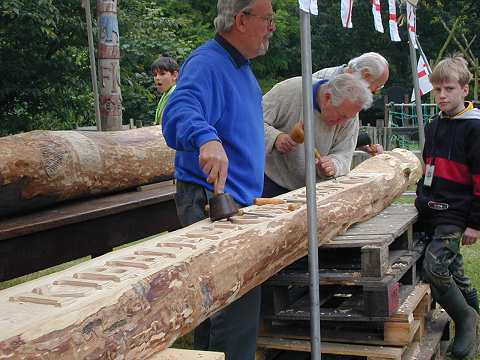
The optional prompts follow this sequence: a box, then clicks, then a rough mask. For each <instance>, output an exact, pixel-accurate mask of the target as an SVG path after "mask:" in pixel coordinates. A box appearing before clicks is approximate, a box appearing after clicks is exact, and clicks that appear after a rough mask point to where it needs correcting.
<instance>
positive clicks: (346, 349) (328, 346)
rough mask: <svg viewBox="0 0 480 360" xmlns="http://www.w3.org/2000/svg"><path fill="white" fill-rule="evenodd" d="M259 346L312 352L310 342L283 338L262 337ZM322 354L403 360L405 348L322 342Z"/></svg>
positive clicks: (259, 339)
mask: <svg viewBox="0 0 480 360" xmlns="http://www.w3.org/2000/svg"><path fill="white" fill-rule="evenodd" d="M257 346H259V347H263V348H268V349H279V350H288V351H303V352H310V349H311V348H310V342H309V341H305V340H292V339H281V338H268V337H263V336H260V337H259V338H258V340H257ZM320 350H321V352H322V354H332V355H351V356H366V357H374V358H379V359H384V360H386V359H395V360H401V358H402V353H403V351H404V349H403V348H398V347H389V346H372V345H356V344H343V343H332V342H322V343H321V346H320Z"/></svg>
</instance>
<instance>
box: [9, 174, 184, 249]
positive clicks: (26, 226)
mask: <svg viewBox="0 0 480 360" xmlns="http://www.w3.org/2000/svg"><path fill="white" fill-rule="evenodd" d="M174 194H175V185H174V184H173V183H172V181H165V182H162V183H159V184H158V185H157V187H156V188H152V189H149V190H145V191H142V192H138V191H129V192H126V193H121V194H115V195H107V196H104V197H101V198H94V199H89V200H77V201H74V202H70V203H65V204H61V205H59V206H57V207H55V208H53V209H45V210H41V211H38V212H35V213H32V214H27V215H22V216H17V217H11V218H5V219H2V220H1V221H0V240H6V239H11V238H14V237H18V236H23V235H28V234H31V233H35V232H39V231H46V230H49V229H54V228H57V227H60V226H65V225H70V224H76V223H79V222H84V221H88V220H92V219H96V218H99V217H103V216H108V215H114V214H118V213H120V212H124V211H128V210H132V209H136V208H139V207H145V206H150V205H154V204H158V203H162V202H166V201H168V200H171V199H173V196H174Z"/></svg>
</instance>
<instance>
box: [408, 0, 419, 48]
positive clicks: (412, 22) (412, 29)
mask: <svg viewBox="0 0 480 360" xmlns="http://www.w3.org/2000/svg"><path fill="white" fill-rule="evenodd" d="M407 20H408V36H409V38H410V41H411V42H412V44H413V46H414V47H415V49H417V48H418V47H417V41H416V39H417V16H416V15H415V6H413V5H412V4H410V3H409V2H408V1H407Z"/></svg>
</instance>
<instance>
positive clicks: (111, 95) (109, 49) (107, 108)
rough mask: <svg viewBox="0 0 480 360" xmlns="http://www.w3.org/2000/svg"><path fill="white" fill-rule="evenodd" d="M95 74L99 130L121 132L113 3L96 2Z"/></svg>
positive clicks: (116, 27)
mask: <svg viewBox="0 0 480 360" xmlns="http://www.w3.org/2000/svg"><path fill="white" fill-rule="evenodd" d="M97 19H98V31H99V43H98V73H99V79H100V116H101V123H102V130H104V131H105V130H106V131H109V130H121V128H122V92H121V90H120V34H119V31H118V19H117V0H97Z"/></svg>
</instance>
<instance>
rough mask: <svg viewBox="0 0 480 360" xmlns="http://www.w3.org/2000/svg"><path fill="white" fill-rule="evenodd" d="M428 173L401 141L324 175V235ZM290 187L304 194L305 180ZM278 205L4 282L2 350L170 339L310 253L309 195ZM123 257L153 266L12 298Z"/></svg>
mask: <svg viewBox="0 0 480 360" xmlns="http://www.w3.org/2000/svg"><path fill="white" fill-rule="evenodd" d="M420 175H421V166H420V163H419V161H418V159H417V158H416V157H415V156H414V155H413V154H412V153H410V152H408V151H406V150H397V151H394V152H391V153H387V154H381V155H378V156H375V157H374V158H372V159H369V160H368V161H365V162H364V163H362V164H361V165H360V166H359V167H357V168H356V169H355V170H354V171H352V172H351V173H350V174H349V175H347V176H345V177H341V178H337V179H335V180H330V181H326V182H323V183H319V184H317V190H318V193H317V202H316V203H317V210H318V218H317V221H318V229H319V237H320V238H321V239H329V238H331V237H333V236H335V235H336V234H338V233H339V232H340V231H343V230H344V229H345V228H347V227H348V226H350V224H352V223H354V222H358V221H362V220H364V219H367V218H369V217H371V216H373V215H375V214H377V213H379V212H380V211H381V210H382V209H383V208H384V207H385V206H386V205H388V204H389V203H390V202H391V201H393V199H394V198H395V196H396V194H400V193H401V192H403V191H404V190H405V188H407V187H408V186H409V184H410V183H414V182H416V181H417V180H418V178H419V176H420ZM282 197H288V198H292V197H298V198H302V197H303V198H304V197H305V189H304V188H302V189H298V190H295V191H292V192H290V193H288V194H285V195H282V196H280V198H282ZM271 208H272V209H273V210H274V211H273V212H272V213H274V214H275V215H273V217H272V218H264V217H262V218H260V217H259V218H257V219H254V220H255V221H250V220H252V218H251V217H248V218H247V219H245V218H244V220H246V221H244V222H243V224H242V225H238V224H235V220H237V219H242V217H241V216H234V217H232V219H231V220H232V221H229V220H223V221H220V222H214V223H212V222H211V221H210V220H209V219H205V220H203V221H200V222H198V223H196V224H193V225H191V226H189V227H186V228H183V229H180V230H177V231H174V232H171V233H168V234H164V235H162V236H158V237H155V238H152V239H149V240H147V241H145V242H143V243H142V244H139V245H134V246H131V247H129V248H124V249H121V250H119V251H116V252H113V253H109V254H106V255H104V256H102V257H99V258H96V259H93V260H91V261H89V262H86V263H82V264H80V265H77V266H76V267H73V268H70V269H68V270H65V271H62V272H59V273H56V274H52V275H50V276H47V277H44V278H41V279H37V280H34V281H32V282H30V283H25V284H21V285H18V286H16V287H12V288H9V289H6V290H4V291H2V292H0V356H3V357H6V358H10V359H12V360H13V359H20V358H24V357H25V358H27V357H31V356H33V355H34V354H37V353H38V352H39V351H42V355H44V356H45V357H51V358H54V357H57V358H61V357H63V358H75V357H77V358H87V357H91V358H94V357H97V358H102V357H103V358H109V357H119V356H123V357H126V358H131V359H140V358H146V357H147V356H150V355H152V354H154V353H156V352H158V351H159V350H163V349H165V348H167V347H168V346H170V345H171V344H172V343H173V342H174V341H175V339H176V338H177V337H179V336H182V335H184V334H186V333H188V332H190V331H191V330H192V329H193V328H194V327H195V326H196V325H198V324H199V323H201V322H202V321H203V320H204V319H205V318H207V317H209V316H210V315H212V314H213V313H215V312H216V311H218V310H219V309H221V308H223V307H225V306H227V305H228V304H230V303H231V302H232V301H234V300H235V299H238V298H239V297H241V296H242V295H243V294H245V293H247V292H248V291H250V290H251V289H252V288H254V287H256V286H258V285H259V284H261V283H262V282H264V281H265V280H266V279H268V278H270V277H271V276H272V275H273V274H274V273H276V272H278V271H279V270H280V269H282V268H283V267H285V266H286V265H288V264H290V263H292V262H294V261H295V260H297V259H299V258H300V257H303V256H305V254H306V253H307V249H308V244H307V236H306V235H307V226H306V212H307V209H306V205H305V204H303V205H302V206H301V207H300V208H298V209H295V210H293V211H290V210H288V208H287V207H286V205H284V204H282V205H275V206H272V207H271ZM248 209H252V211H255V210H256V209H258V207H256V206H251V207H248V208H246V210H248ZM263 209H265V208H263ZM217 225H222V226H221V227H219V226H217ZM212 236H215V239H213V238H212ZM258 239H261V240H262V241H258ZM167 244H168V246H164V245H167ZM173 245H175V246H173ZM140 249H142V250H152V251H155V250H159V249H160V250H161V251H165V252H169V253H171V254H174V255H175V258H168V257H163V256H162V257H160V259H156V258H155V257H153V256H152V258H153V259H154V261H151V259H149V258H148V257H144V256H143V255H142V256H139V255H135V252H136V251H138V250H140ZM117 260H120V261H131V262H135V263H138V262H144V263H145V264H147V265H148V266H146V267H145V268H132V269H134V270H135V272H133V273H132V276H129V277H125V279H124V280H121V281H120V282H115V281H111V282H108V283H107V284H102V286H101V289H98V290H97V291H95V292H93V294H94V295H88V296H85V297H82V298H74V299H73V300H72V302H71V303H70V304H68V305H66V306H62V305H61V306H52V305H42V304H34V303H28V302H18V301H11V300H9V299H14V298H15V297H16V296H19V295H23V294H30V293H31V292H32V290H33V289H34V288H39V287H41V286H44V285H49V284H50V285H52V284H53V285H54V284H55V281H57V280H59V279H65V278H69V277H71V278H72V279H74V278H73V275H74V274H78V273H80V272H83V271H84V270H86V269H91V268H92V267H93V268H95V267H98V268H105V267H106V268H111V267H110V266H109V265H107V264H108V263H109V262H110V261H117ZM86 339H88V341H89V343H88V346H85V341H86Z"/></svg>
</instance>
